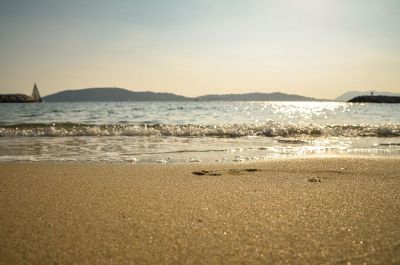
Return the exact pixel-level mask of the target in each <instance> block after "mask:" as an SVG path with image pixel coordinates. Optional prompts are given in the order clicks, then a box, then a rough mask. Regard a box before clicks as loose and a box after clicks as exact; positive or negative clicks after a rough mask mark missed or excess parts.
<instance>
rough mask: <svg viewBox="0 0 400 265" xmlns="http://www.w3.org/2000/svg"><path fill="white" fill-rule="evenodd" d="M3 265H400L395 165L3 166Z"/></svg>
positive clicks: (343, 160) (289, 161)
mask: <svg viewBox="0 0 400 265" xmlns="http://www.w3.org/2000/svg"><path fill="white" fill-rule="evenodd" d="M0 187H1V189H0V196H1V198H2V199H1V200H0V206H1V207H0V210H1V211H2V215H3V218H0V239H1V240H0V264H20V263H24V264H49V263H60V264H66V263H78V264H93V263H95V264H132V263H135V264H136V263H137V264H242V263H246V264H287V263H289V264H332V263H337V264H346V263H347V262H350V263H351V264H363V263H364V262H365V263H367V264H398V263H399V262H400V243H399V242H400V158H399V157H354V156H348V157H342V156H339V157H324V158H317V157H305V158H283V159H282V158H281V159H273V160H267V161H259V162H255V163H254V162H249V163H247V162H245V163H226V164H225V163H212V164H210V163H191V164H132V163H102V162H100V163H45V162H22V161H21V162H15V163H9V162H2V163H1V167H0Z"/></svg>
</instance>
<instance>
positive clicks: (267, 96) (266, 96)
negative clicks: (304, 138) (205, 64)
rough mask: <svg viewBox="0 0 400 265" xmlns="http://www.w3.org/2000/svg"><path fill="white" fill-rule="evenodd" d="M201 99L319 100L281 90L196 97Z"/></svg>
mask: <svg viewBox="0 0 400 265" xmlns="http://www.w3.org/2000/svg"><path fill="white" fill-rule="evenodd" d="M196 100H199V101H318V99H315V98H309V97H303V96H298V95H289V94H284V93H280V92H275V93H247V94H223V95H205V96H200V97H198V98H196Z"/></svg>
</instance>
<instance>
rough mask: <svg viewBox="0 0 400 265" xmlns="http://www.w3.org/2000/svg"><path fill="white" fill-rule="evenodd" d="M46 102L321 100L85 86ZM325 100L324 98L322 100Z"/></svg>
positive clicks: (269, 95)
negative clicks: (158, 91)
mask: <svg viewBox="0 0 400 265" xmlns="http://www.w3.org/2000/svg"><path fill="white" fill-rule="evenodd" d="M43 99H44V100H45V101H46V102H95V101H321V99H316V98H311V97H304V96H299V95H290V94H284V93H280V92H275V93H246V94H221V95H204V96H200V97H185V96H181V95H176V94H173V93H156V92H151V91H145V92H135V91H130V90H127V89H123V88H110V87H105V88H86V89H78V90H65V91H61V92H57V93H54V94H51V95H48V96H45V97H44V98H43ZM323 101H326V100H323Z"/></svg>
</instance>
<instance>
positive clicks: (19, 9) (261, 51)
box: [0, 0, 400, 99]
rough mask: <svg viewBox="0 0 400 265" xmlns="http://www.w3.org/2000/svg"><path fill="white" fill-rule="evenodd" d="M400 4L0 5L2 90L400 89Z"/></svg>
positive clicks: (152, 0)
mask: <svg viewBox="0 0 400 265" xmlns="http://www.w3.org/2000/svg"><path fill="white" fill-rule="evenodd" d="M399 14H400V1H399V0H379V1H377V0H280V1H278V0H275V1H272V0H218V1H215V0H201V1H200V0H146V1H135V0H115V1H109V0H79V1H76V0H68V1H65V0H11V1H9V0H0V93H24V94H30V92H31V90H32V87H33V83H34V82H36V83H37V85H38V87H39V90H40V92H41V94H42V96H43V95H48V94H51V93H54V92H57V91H61V90H65V89H80V88H88V87H123V88H127V89H130V90H133V91H145V90H151V91H155V92H171V93H176V94H181V95H185V96H199V95H203V94H223V93H247V92H266V93H269V92H276V91H280V92H284V93H291V94H299V95H304V96H311V97H316V98H327V99H329V98H335V97H337V96H339V95H341V94H343V93H344V92H346V91H349V90H361V91H366V90H380V91H387V92H400V15H399Z"/></svg>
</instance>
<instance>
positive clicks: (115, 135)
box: [0, 102, 400, 163]
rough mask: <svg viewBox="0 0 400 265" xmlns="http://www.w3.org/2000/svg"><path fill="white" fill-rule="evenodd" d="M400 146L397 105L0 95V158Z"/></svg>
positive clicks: (239, 155) (244, 154)
mask: <svg viewBox="0 0 400 265" xmlns="http://www.w3.org/2000/svg"><path fill="white" fill-rule="evenodd" d="M314 155H318V156H322V155H328V156H330V155H355V156H399V155H400V104H353V103H342V102H98V103H87V102H82V103H43V104H40V103H38V104H36V103H34V104H0V162H4V161H55V162H70V161H71V162H74V161H75V162H102V161H107V162H131V163H202V162H218V163H224V162H243V161H256V160H266V159H272V158H281V157H292V156H314Z"/></svg>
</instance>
